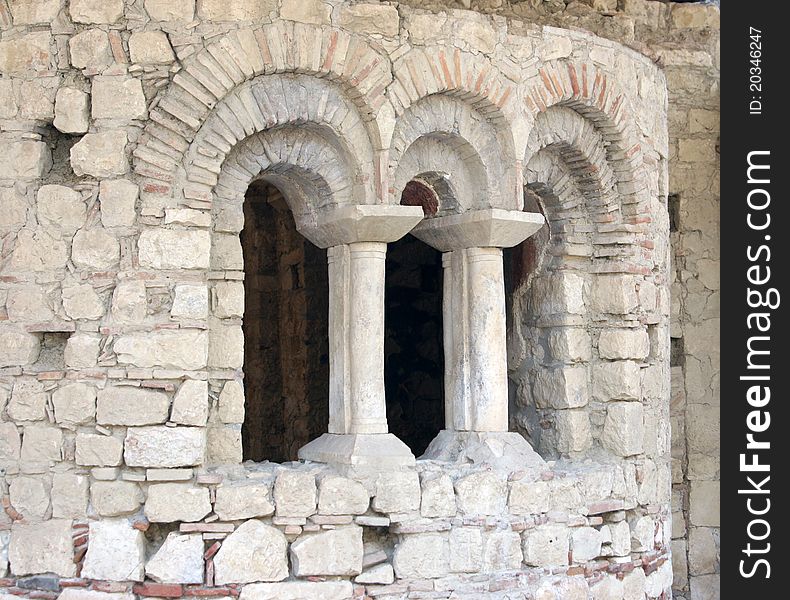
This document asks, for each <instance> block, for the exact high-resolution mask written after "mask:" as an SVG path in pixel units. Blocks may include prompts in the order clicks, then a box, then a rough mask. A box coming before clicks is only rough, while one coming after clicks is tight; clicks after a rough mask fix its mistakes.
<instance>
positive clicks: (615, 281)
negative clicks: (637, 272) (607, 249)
mask: <svg viewBox="0 0 790 600" xmlns="http://www.w3.org/2000/svg"><path fill="white" fill-rule="evenodd" d="M637 306H639V298H638V297H637V294H636V281H635V280H634V277H633V276H632V275H598V276H597V277H595V278H594V279H593V285H592V295H591V307H592V310H594V311H595V312H599V313H609V314H615V315H625V314H628V313H630V312H633V311H634V310H636V308H637Z"/></svg>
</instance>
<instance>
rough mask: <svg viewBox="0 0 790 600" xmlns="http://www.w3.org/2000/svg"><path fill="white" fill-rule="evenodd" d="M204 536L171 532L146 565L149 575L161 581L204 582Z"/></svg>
mask: <svg viewBox="0 0 790 600" xmlns="http://www.w3.org/2000/svg"><path fill="white" fill-rule="evenodd" d="M203 548H204V544H203V536H202V535H200V534H199V533H198V534H192V535H180V534H178V533H176V532H171V533H169V534H168V535H167V538H166V539H165V543H164V544H162V546H161V547H160V548H159V550H157V551H156V554H154V555H153V556H152V557H151V558H150V559H149V560H148V564H146V565H145V574H146V576H147V577H149V578H151V579H153V580H154V581H158V582H159V583H185V584H189V583H203Z"/></svg>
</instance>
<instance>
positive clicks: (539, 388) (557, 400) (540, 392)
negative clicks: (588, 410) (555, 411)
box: [532, 367, 589, 408]
mask: <svg viewBox="0 0 790 600" xmlns="http://www.w3.org/2000/svg"><path fill="white" fill-rule="evenodd" d="M532 393H533V396H534V398H535V403H536V404H537V406H538V407H540V408H580V407H582V406H586V405H587V402H588V401H589V392H588V386H587V367H559V368H556V369H540V370H539V371H538V374H537V377H536V378H535V384H534V387H533V392H532Z"/></svg>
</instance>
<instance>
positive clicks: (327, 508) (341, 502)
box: [318, 476, 370, 515]
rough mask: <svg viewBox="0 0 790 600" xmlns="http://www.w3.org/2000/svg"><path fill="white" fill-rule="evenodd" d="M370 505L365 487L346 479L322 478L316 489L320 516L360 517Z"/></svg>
mask: <svg viewBox="0 0 790 600" xmlns="http://www.w3.org/2000/svg"><path fill="white" fill-rule="evenodd" d="M369 504H370V495H369V494H368V492H367V490H366V489H365V486H363V485H362V484H361V483H359V482H358V481H354V480H353V479H348V478H346V477H336V476H330V477H324V478H323V479H322V480H321V483H320V485H319V487H318V513H319V514H322V515H361V514H364V513H365V511H367V509H368V505H369Z"/></svg>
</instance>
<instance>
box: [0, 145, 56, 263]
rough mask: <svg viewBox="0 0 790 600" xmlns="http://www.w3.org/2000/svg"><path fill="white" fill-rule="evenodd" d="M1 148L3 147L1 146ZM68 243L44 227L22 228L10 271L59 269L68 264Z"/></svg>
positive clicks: (18, 235) (12, 256) (13, 253)
mask: <svg viewBox="0 0 790 600" xmlns="http://www.w3.org/2000/svg"><path fill="white" fill-rule="evenodd" d="M0 148H2V147H1V146H0ZM66 260H67V255H66V244H65V242H64V241H63V240H62V239H60V238H59V237H55V236H53V235H52V234H50V233H49V232H48V231H47V230H45V229H43V228H39V229H35V230H31V229H22V230H20V231H19V233H18V234H17V240H16V247H15V248H14V250H13V252H12V253H11V261H10V262H9V263H8V270H9V271H21V272H27V271H34V272H42V271H58V270H61V269H63V267H65V266H66Z"/></svg>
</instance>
